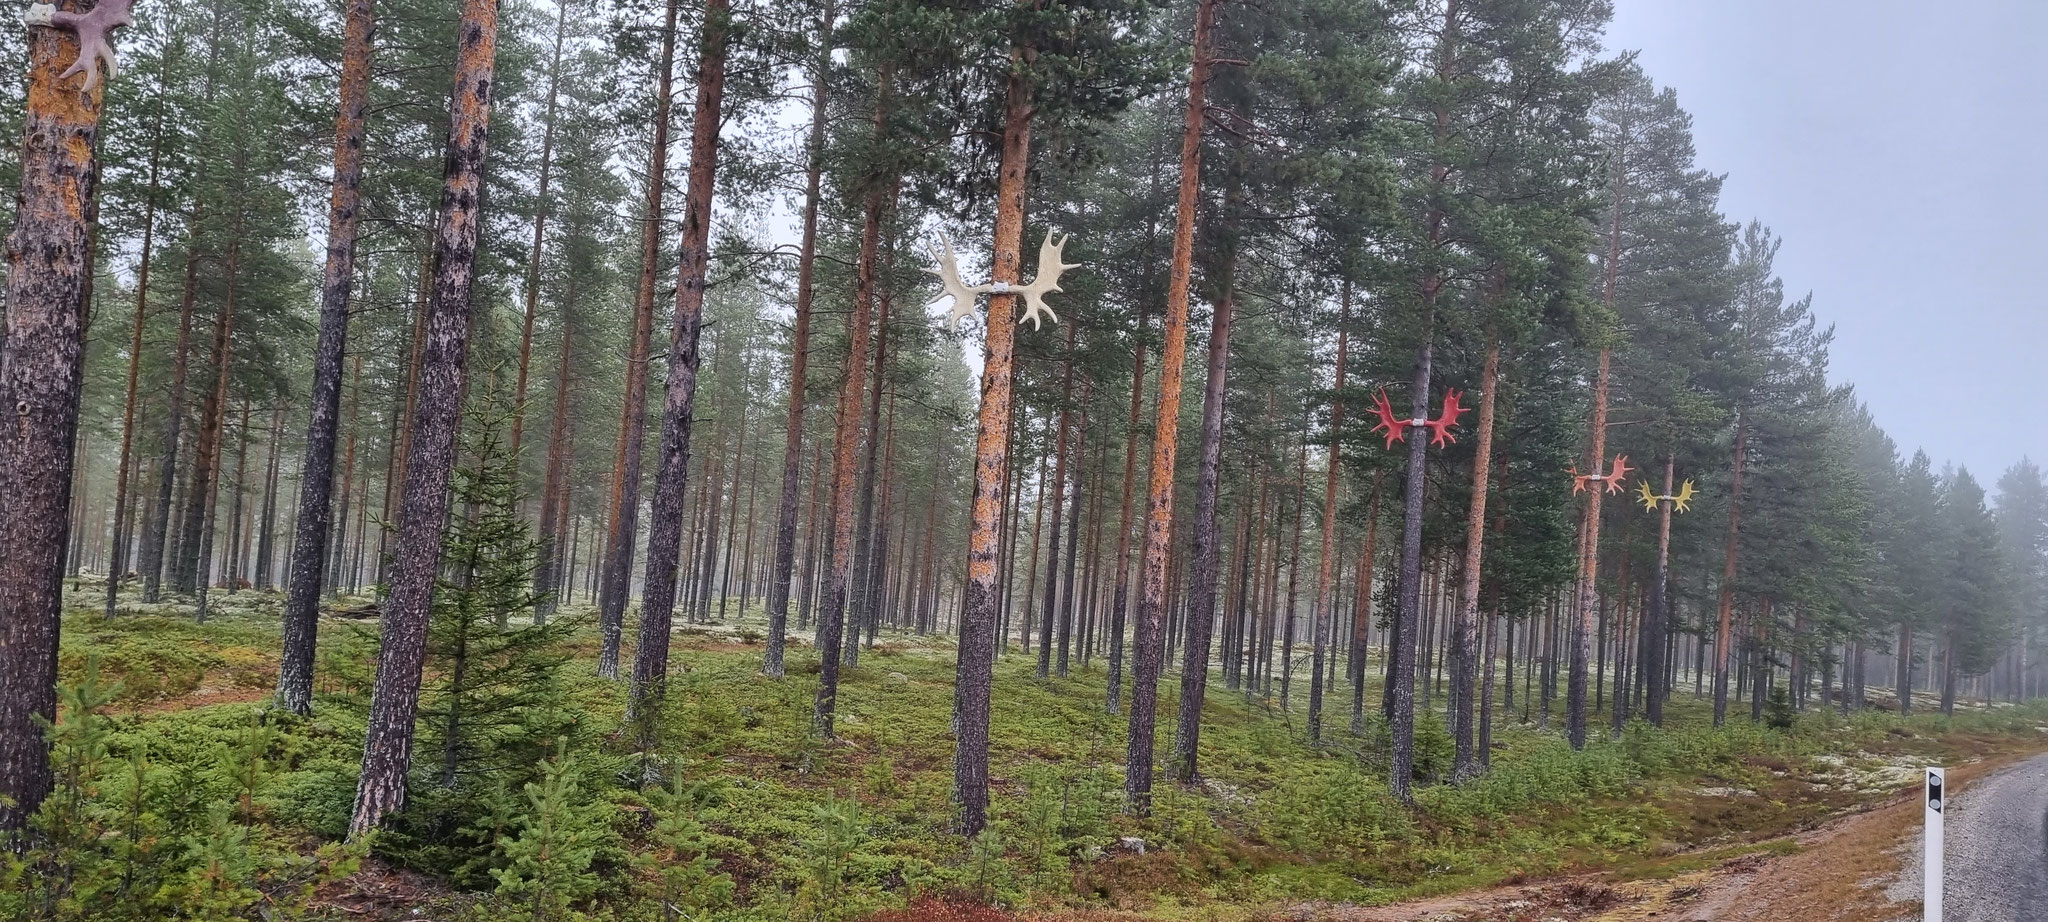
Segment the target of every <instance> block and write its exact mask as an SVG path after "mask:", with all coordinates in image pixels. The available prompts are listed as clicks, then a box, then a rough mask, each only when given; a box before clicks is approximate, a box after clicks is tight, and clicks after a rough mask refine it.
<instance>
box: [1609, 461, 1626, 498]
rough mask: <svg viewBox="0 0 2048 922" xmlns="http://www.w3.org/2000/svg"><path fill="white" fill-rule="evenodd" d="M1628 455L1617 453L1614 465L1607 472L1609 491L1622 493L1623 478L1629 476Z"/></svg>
mask: <svg viewBox="0 0 2048 922" xmlns="http://www.w3.org/2000/svg"><path fill="white" fill-rule="evenodd" d="M1628 471H1629V467H1628V456H1627V455H1615V456H1614V467H1613V468H1612V469H1611V470H1609V471H1608V472H1607V492H1609V493H1620V492H1621V485H1622V482H1623V478H1625V477H1627V476H1628Z"/></svg>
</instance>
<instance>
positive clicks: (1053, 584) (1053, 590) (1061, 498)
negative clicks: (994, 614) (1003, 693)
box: [1038, 321, 1074, 682]
mask: <svg viewBox="0 0 2048 922" xmlns="http://www.w3.org/2000/svg"><path fill="white" fill-rule="evenodd" d="M1066 352H1067V355H1066V361H1065V363H1064V364H1065V366H1066V370H1065V371H1064V372H1063V373H1062V374H1061V376H1060V415H1059V423H1058V429H1059V434H1058V435H1057V436H1056V437H1055V438H1054V439H1053V450H1052V471H1053V473H1052V534H1051V536H1050V538H1049V540H1050V541H1051V545H1050V547H1051V550H1050V551H1049V552H1048V554H1047V558H1048V559H1047V561H1046V568H1045V607H1044V610H1043V611H1042V612H1041V613H1040V615H1039V628H1038V680H1039V681H1041V682H1043V681H1045V680H1046V678H1047V677H1048V676H1049V675H1050V674H1051V672H1052V647H1053V626H1054V620H1055V619H1056V618H1057V617H1058V615H1059V612H1058V609H1059V591H1060V568H1059V556H1060V528H1061V526H1062V525H1064V524H1065V516H1064V513H1065V511H1066V510H1065V508H1064V505H1065V501H1066V490H1067V436H1068V435H1069V433H1070V432H1071V431H1072V428H1073V426H1072V424H1073V402H1074V323H1073V322H1072V321H1069V322H1068V323H1067V349H1066ZM1060 672H1061V673H1062V674H1064V673H1065V672H1066V668H1065V663H1064V662H1063V663H1061V668H1060Z"/></svg>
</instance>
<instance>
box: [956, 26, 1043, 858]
mask: <svg viewBox="0 0 2048 922" xmlns="http://www.w3.org/2000/svg"><path fill="white" fill-rule="evenodd" d="M1029 54H1030V49H1028V48H1026V47H1023V46H1013V47H1012V48H1011V49H1010V75H1009V79H1008V83H1007V86H1006V87H1005V91H1004V97H1005V98H1004V101H1003V142H1002V165H1001V167H1000V169H999V171H998V176H997V181H996V221H995V240H994V246H993V254H992V259H991V260H990V262H991V268H990V276H991V278H992V280H993V281H995V282H998V283H1003V284H1006V285H1012V286H1014V285H1016V284H1017V283H1018V282H1019V281H1021V276H1020V274H1019V267H1020V264H1021V263H1022V262H1023V252H1022V250H1023V242H1024V184H1025V181H1026V179H1027V176H1026V173H1027V171H1028V170H1029V169H1030V165H1031V163H1030V161H1031V120H1032V117H1033V116H1034V115H1035V114H1036V109H1035V107H1034V106H1033V104H1032V102H1031V92H1032V89H1031V77H1030V73H1029V71H1028V70H1027V68H1026V63H1025V59H1026V57H1028V56H1029ZM1038 271H1040V272H1044V271H1046V270H1045V267H1043V266H1041V267H1039V270H1038ZM1016 311H1017V295H1015V294H1005V293H998V294H992V295H990V296H989V299H988V339H987V347H986V350H985V351H984V352H983V357H982V372H981V409H980V412H979V413H978V414H977V415H976V419H975V431H974V500H973V504H972V506H971V509H972V519H971V523H970V525H969V527H968V532H967V593H966V594H967V598H966V605H965V607H964V609H963V610H962V612H961V620H960V649H959V660H958V667H957V669H956V671H955V675H956V676H957V678H956V679H955V682H954V686H953V689H954V690H953V733H954V738H955V747H954V751H953V801H954V803H955V804H957V805H958V806H959V808H960V832H961V834H963V835H966V836H969V837H972V836H975V835H979V834H980V833H981V830H982V827H983V826H984V825H985V824H986V823H987V821H988V727H989V693H990V690H991V686H992V685H993V683H994V667H995V655H996V642H997V638H996V634H995V630H996V618H997V614H998V610H997V606H998V604H999V599H998V597H997V594H996V551H997V545H998V544H999V543H1000V542H999V532H998V530H997V529H998V526H999V524H1000V520H1001V518H1002V515H1001V511H1002V509H1001V507H1002V500H1001V492H1002V483H1003V477H1004V467H1003V462H1004V457H1003V456H1004V454H1005V452H1004V446H1005V445H1007V444H1008V443H1009V437H1010V414H1011V410H1012V407H1011V376H1012V374H1013V372H1014V366H1013V358H1014V356H1013V353H1014V351H1015V347H1016V335H1017V330H1016V321H1015V316H1016Z"/></svg>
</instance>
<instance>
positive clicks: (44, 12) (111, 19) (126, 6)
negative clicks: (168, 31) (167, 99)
mask: <svg viewBox="0 0 2048 922" xmlns="http://www.w3.org/2000/svg"><path fill="white" fill-rule="evenodd" d="M134 7H135V0H100V2H99V5H98V6H95V7H93V8H92V11H91V12H89V13H62V12H58V11H57V8H56V7H55V6H54V5H52V4H48V3H37V4H33V5H31V6H30V7H29V8H28V13H27V15H25V16H23V17H22V19H23V20H24V21H26V22H27V23H28V24H29V25H32V26H49V27H51V28H53V29H69V30H71V31H72V32H76V33H78V60H77V61H75V62H73V63H72V65H71V66H70V67H69V68H67V69H66V70H65V71H64V72H63V73H61V74H58V75H57V79H59V80H68V79H70V77H71V75H73V74H81V73H82V74H84V75H85V86H84V89H85V90H86V91H87V92H90V91H91V90H92V88H93V87H94V86H97V85H99V82H100V69H99V64H100V63H101V62H105V64H106V65H107V76H108V77H112V76H114V73H115V71H116V70H117V69H118V67H119V62H118V61H117V60H116V58H115V57H114V46H113V44H112V42H111V41H110V36H111V34H112V33H113V31H114V30H115V29H118V28H121V27H122V26H132V25H134V24H135V15H134Z"/></svg>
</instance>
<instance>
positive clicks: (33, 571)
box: [0, 0, 105, 837]
mask: <svg viewBox="0 0 2048 922" xmlns="http://www.w3.org/2000/svg"><path fill="white" fill-rule="evenodd" d="M57 6H58V8H59V9H60V10H62V11H65V12H77V11H78V10H79V8H80V7H82V6H83V4H81V3H79V2H78V0H59V2H58V3H57ZM78 53H79V45H78V41H77V38H76V37H75V36H74V35H73V34H72V33H70V32H66V31H60V30H58V29H55V28H44V27H38V28H31V29H30V30H29V38H28V60H29V67H28V80H27V83H28V112H27V115H26V116H25V118H24V120H23V121H24V125H23V128H24V132H23V134H24V138H25V140H24V141H23V143H22V147H21V196H20V198H18V199H17V200H16V201H17V202H18V203H19V205H18V210H17V212H16V217H15V223H14V230H13V231H12V232H11V233H9V234H8V237H7V264H8V273H7V300H6V305H7V311H6V327H5V337H4V339H0V406H6V407H7V408H8V412H9V413H11V414H13V419H12V420H10V424H9V425H8V426H6V427H5V430H4V434H0V496H5V497H7V502H8V507H7V515H5V516H0V836H9V837H11V836H12V835H13V834H15V833H17V832H18V831H19V830H20V829H21V828H22V827H23V826H24V825H26V823H27V821H28V818H29V817H30V816H32V815H34V813H35V811H36V808H37V807H38V806H40V805H41V804H42V802H43V798H44V797H45V796H47V795H48V794H49V792H50V783H51V776H50V763H49V742H48V740H47V739H45V738H44V736H43V731H42V726H43V725H44V724H46V723H48V722H51V721H54V720H56V719H57V634H58V613H59V607H60V603H61V595H62V590H63V585H62V584H63V579H64V545H65V543H66V539H67V538H68V537H69V535H67V534H66V530H67V528H68V527H69V523H70V519H69V517H68V516H66V515H65V511H66V510H67V509H68V508H69V507H70V505H71V470H72V461H73V455H74V449H75V448H76V447H77V437H78V406H79V390H80V387H81V386H82V383H83V380H84V379H83V372H84V360H85V325H86V300H87V297H86V293H87V291H88V290H89V286H90V284H91V278H92V248H91V230H90V228H91V226H92V224H93V223H94V222H95V221H96V220H97V219H98V215H97V210H98V196H97V193H98V189H97V187H98V185H99V162H98V159H97V157H96V156H95V152H96V151H97V150H98V144H99V120H100V104H101V92H102V91H103V90H104V88H105V84H104V83H98V84H96V86H95V87H94V88H93V89H91V90H84V89H80V87H81V86H82V81H83V80H84V79H85V78H84V77H82V76H80V77H69V78H63V79H61V80H60V79H59V78H58V76H57V75H58V74H59V73H60V72H61V71H63V69H64V68H67V67H69V66H70V65H71V63H72V62H73V61H75V60H77V57H78ZM92 66H96V65H92ZM94 77H95V79H97V74H96V73H95V74H94ZM73 80H78V81H81V82H80V83H74V82H72V81H73Z"/></svg>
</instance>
